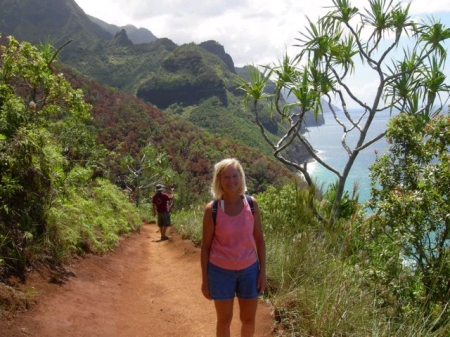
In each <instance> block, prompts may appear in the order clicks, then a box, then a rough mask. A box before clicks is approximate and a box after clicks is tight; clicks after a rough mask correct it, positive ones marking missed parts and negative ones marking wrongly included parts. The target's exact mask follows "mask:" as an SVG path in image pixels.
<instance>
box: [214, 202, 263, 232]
mask: <svg viewBox="0 0 450 337" xmlns="http://www.w3.org/2000/svg"><path fill="white" fill-rule="evenodd" d="M245 198H246V199H247V202H248V205H249V206H250V209H251V211H252V214H255V206H253V199H252V197H251V196H249V195H245ZM218 205H219V200H217V199H214V200H213V204H212V218H213V222H214V226H215V225H216V218H217V207H218Z"/></svg>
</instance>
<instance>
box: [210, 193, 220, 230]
mask: <svg viewBox="0 0 450 337" xmlns="http://www.w3.org/2000/svg"><path fill="white" fill-rule="evenodd" d="M218 205H219V200H217V199H214V200H213V204H212V218H213V222H214V226H216V218H217V206H218Z"/></svg>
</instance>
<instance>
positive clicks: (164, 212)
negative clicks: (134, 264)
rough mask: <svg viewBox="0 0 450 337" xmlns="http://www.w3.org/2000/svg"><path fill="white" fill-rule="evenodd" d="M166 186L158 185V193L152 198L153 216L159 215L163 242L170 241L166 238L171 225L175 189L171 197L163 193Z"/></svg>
mask: <svg viewBox="0 0 450 337" xmlns="http://www.w3.org/2000/svg"><path fill="white" fill-rule="evenodd" d="M163 190H164V186H163V185H161V184H157V185H156V193H155V194H154V195H153V197H152V204H153V216H156V214H158V227H159V231H160V233H161V241H164V240H169V238H168V237H167V236H166V231H167V228H168V227H169V226H170V225H171V222H170V207H171V206H172V202H173V198H174V197H173V189H172V190H171V192H170V195H169V194H167V193H164V192H163Z"/></svg>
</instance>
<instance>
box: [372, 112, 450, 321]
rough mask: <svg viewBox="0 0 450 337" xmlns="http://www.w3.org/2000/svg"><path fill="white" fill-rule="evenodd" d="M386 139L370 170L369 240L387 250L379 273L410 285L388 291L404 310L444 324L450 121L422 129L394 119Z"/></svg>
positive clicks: (411, 120)
mask: <svg viewBox="0 0 450 337" xmlns="http://www.w3.org/2000/svg"><path fill="white" fill-rule="evenodd" d="M386 136H387V139H388V141H389V142H390V144H391V145H390V147H389V152H388V153H387V154H386V155H384V156H382V157H380V158H379V159H378V160H377V162H376V163H375V164H374V165H373V166H372V168H371V175H372V194H373V200H372V201H371V204H372V207H373V208H374V210H375V211H376V213H375V216H374V218H373V220H372V221H371V222H370V224H372V226H373V227H372V229H371V235H372V237H373V238H374V239H376V241H375V242H376V243H377V244H378V245H385V246H386V247H390V249H387V250H386V251H385V252H384V254H383V255H382V257H381V259H380V262H382V263H380V264H379V265H378V268H380V271H382V273H383V274H385V275H386V279H385V282H387V283H388V284H390V283H391V282H392V279H394V278H395V279H397V278H399V277H401V276H403V277H404V278H405V280H404V281H403V282H404V283H409V284H410V287H405V286H402V287H401V288H400V287H399V289H398V290H397V291H394V289H391V291H392V292H393V293H394V294H395V295H396V296H398V297H400V296H403V301H404V302H405V305H407V306H413V307H417V306H418V305H419V306H420V307H421V308H423V310H424V311H425V314H432V315H442V316H441V317H434V316H433V317H434V318H435V319H436V322H440V323H442V321H443V320H444V319H446V318H448V317H449V315H448V311H447V309H446V305H445V303H448V302H449V301H450V297H449V296H450V289H449V285H448V279H449V277H450V269H449V268H448V267H449V265H450V260H449V256H450V255H449V253H450V251H449V244H450V234H449V233H450V219H449V214H450V203H449V191H448V186H449V185H448V184H449V183H450V166H449V162H450V161H449V159H450V157H449V149H450V119H449V117H448V116H436V117H434V118H431V119H430V120H429V122H428V123H426V124H425V125H423V121H422V119H421V118H417V117H415V116H411V115H398V116H396V117H395V118H394V119H392V120H391V122H390V125H389V128H388V131H387V135H386ZM405 264H407V266H408V267H407V268H405V267H404V265H405ZM387 268H389V271H388V270H387ZM440 323H437V324H438V325H439V324H440Z"/></svg>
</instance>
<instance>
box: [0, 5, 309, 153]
mask: <svg viewBox="0 0 450 337" xmlns="http://www.w3.org/2000/svg"><path fill="white" fill-rule="evenodd" d="M0 7H1V8H2V10H1V11H0V32H2V33H6V34H11V35H14V36H15V37H16V38H18V39H19V40H26V41H29V42H31V43H33V44H38V43H40V42H43V41H50V42H51V43H52V44H53V45H54V46H55V47H57V48H58V47H59V46H62V45H65V44H66V43H67V42H68V41H71V42H70V43H68V44H67V45H65V47H64V48H63V49H62V51H61V53H60V60H61V61H62V62H63V63H64V64H67V65H69V66H70V67H72V68H73V69H75V70H77V71H79V72H80V73H81V74H84V75H86V76H88V77H89V78H92V79H95V80H97V81H99V82H100V83H102V84H105V85H108V86H110V87H112V88H116V89H118V90H120V91H122V92H124V93H128V94H131V95H135V96H136V97H138V98H139V99H141V100H143V101H145V102H148V103H150V104H152V105H154V106H156V107H158V108H160V109H164V110H165V112H166V113H167V114H171V115H173V116H174V117H176V118H180V119H182V120H184V121H186V122H190V123H193V124H195V125H197V126H199V127H201V128H203V129H205V130H207V131H208V132H211V133H213V134H216V135H218V136H221V137H228V138H231V139H232V140H234V141H236V142H238V143H241V144H244V145H247V146H250V147H253V148H256V149H257V150H259V151H261V152H262V153H265V154H266V155H270V154H271V148H270V147H269V146H268V145H267V144H266V143H265V141H264V140H263V139H262V136H261V135H260V133H259V129H258V127H257V126H256V124H255V123H253V117H252V115H251V114H249V113H245V111H244V108H243V97H242V94H241V92H240V91H239V90H238V88H237V85H236V81H235V76H236V73H237V72H239V73H241V71H240V69H239V70H236V68H235V66H234V63H233V60H232V57H231V56H230V55H228V54H227V53H226V52H225V48H224V47H223V46H221V45H220V44H219V43H217V42H216V41H205V42H203V43H200V44H195V43H189V44H184V45H181V46H178V45H176V44H175V43H174V42H173V41H171V40H170V39H167V38H162V39H156V40H154V41H152V42H148V43H140V44H135V43H133V41H132V40H131V39H130V37H129V36H128V33H127V29H121V30H119V31H116V33H115V34H112V33H111V32H112V29H115V28H114V27H110V26H107V24H104V23H99V22H98V21H97V20H95V19H92V18H90V17H89V16H88V15H86V14H85V13H84V12H83V11H82V9H81V8H80V7H79V6H78V5H77V4H76V3H75V2H74V1H73V0H41V1H40V2H39V6H36V5H35V3H34V2H33V1H32V0H21V1H20V2H19V1H15V0H0ZM262 109H263V110H262V112H261V115H262V116H263V118H264V120H265V124H266V125H268V126H270V130H271V131H272V132H273V133H274V135H275V134H279V133H282V132H283V128H284V127H283V125H282V124H280V122H279V121H278V120H274V119H272V118H271V117H270V115H271V113H270V111H269V107H262ZM293 154H294V155H296V156H305V155H306V154H305V152H304V151H303V149H302V148H301V147H300V146H299V147H298V148H297V149H294V153H293Z"/></svg>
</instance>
